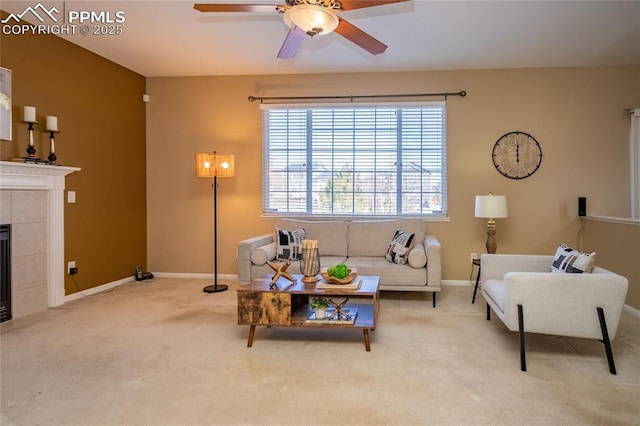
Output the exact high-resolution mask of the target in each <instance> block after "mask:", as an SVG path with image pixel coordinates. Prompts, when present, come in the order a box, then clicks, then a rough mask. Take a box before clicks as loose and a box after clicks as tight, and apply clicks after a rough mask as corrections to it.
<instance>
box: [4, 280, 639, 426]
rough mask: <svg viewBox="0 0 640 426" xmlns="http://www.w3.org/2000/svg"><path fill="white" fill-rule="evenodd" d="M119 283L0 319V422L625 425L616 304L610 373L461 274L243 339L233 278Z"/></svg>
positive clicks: (630, 378) (627, 372)
mask: <svg viewBox="0 0 640 426" xmlns="http://www.w3.org/2000/svg"><path fill="white" fill-rule="evenodd" d="M207 284H209V282H207V280H202V279H174V278H171V279H170V278H161V279H156V280H155V281H153V282H149V281H145V282H142V283H135V282H134V283H131V284H125V285H123V286H120V287H118V288H116V289H114V290H113V291H110V292H105V293H101V294H98V295H95V296H90V297H86V298H84V299H81V300H76V301H74V302H70V303H68V304H66V305H64V306H63V307H61V308H59V309H50V310H48V311H46V312H43V313H38V314H34V315H31V316H28V317H25V318H22V319H18V320H12V321H10V322H5V323H3V324H2V325H1V326H0V329H1V333H2V336H1V345H2V346H1V348H0V349H1V352H2V358H1V360H2V364H1V367H2V370H1V377H0V379H1V381H2V394H1V400H2V407H1V408H2V415H1V418H0V420H1V423H2V425H3V426H8V425H128V424H139V425H311V424H317V425H320V424H322V425H327V424H328V425H365V424H366V425H374V424H376V425H378V424H380V425H418V424H420V425H423V424H436V425H439V424H441V425H468V424H497V425H516V424H539V425H552V424H557V425H568V424H576V425H578V424H580V425H582V424H601V425H604V424H606V425H615V424H638V423H639V422H640V330H639V327H638V325H639V324H640V319H638V318H634V317H632V316H630V315H628V314H626V313H625V314H623V319H622V322H621V326H620V329H619V334H618V336H617V338H616V339H615V340H614V342H613V351H614V356H615V361H616V366H617V369H618V375H617V376H614V375H611V374H609V371H608V368H607V363H606V358H605V356H604V348H603V346H602V344H600V343H599V342H597V341H594V340H581V339H568V338H561V337H554V336H540V335H528V336H527V362H528V364H527V366H528V370H529V371H528V372H526V373H523V372H521V371H520V364H519V355H518V336H517V333H512V332H509V331H507V330H506V328H505V327H504V326H503V324H502V323H501V322H500V320H499V319H497V318H495V315H494V317H493V318H492V320H491V321H486V320H485V303H484V300H483V299H482V297H481V296H480V297H479V298H478V300H477V301H476V303H475V305H472V304H471V303H470V301H471V292H472V289H471V288H470V287H445V288H444V289H443V291H442V292H441V293H440V294H439V295H438V306H437V308H435V309H433V308H432V307H431V295H426V294H415V293H389V292H383V297H382V301H381V309H380V318H379V324H378V328H377V329H376V330H375V331H374V332H372V333H371V338H372V341H371V344H372V347H371V352H366V351H365V350H364V344H363V340H362V332H361V331H358V330H344V331H336V330H326V329H287V328H265V327H259V328H258V329H257V330H256V336H255V341H254V344H253V347H252V348H247V347H246V341H247V340H246V339H247V335H248V327H246V326H239V325H237V323H236V292H235V288H236V285H235V284H232V286H231V288H230V290H229V291H227V292H224V293H218V294H205V293H203V292H202V287H203V286H204V285H207Z"/></svg>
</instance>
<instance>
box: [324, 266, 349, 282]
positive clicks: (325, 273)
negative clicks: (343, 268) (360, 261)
mask: <svg viewBox="0 0 640 426" xmlns="http://www.w3.org/2000/svg"><path fill="white" fill-rule="evenodd" d="M320 275H322V279H323V280H325V281H326V282H328V283H330V284H349V283H350V282H351V281H353V280H354V279H355V278H356V277H357V276H358V270H357V269H356V268H353V269H349V275H347V276H346V277H344V278H336V277H330V276H329V274H327V268H322V271H320Z"/></svg>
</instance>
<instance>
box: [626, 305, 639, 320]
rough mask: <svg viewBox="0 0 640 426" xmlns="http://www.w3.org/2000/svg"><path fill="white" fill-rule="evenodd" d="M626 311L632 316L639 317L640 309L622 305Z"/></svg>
mask: <svg viewBox="0 0 640 426" xmlns="http://www.w3.org/2000/svg"><path fill="white" fill-rule="evenodd" d="M623 310H624V311H625V312H626V313H628V314H629V315H631V316H634V317H636V318H640V311H639V310H637V309H636V308H632V307H631V306H629V305H624V309H623Z"/></svg>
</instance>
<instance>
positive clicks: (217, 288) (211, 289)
mask: <svg viewBox="0 0 640 426" xmlns="http://www.w3.org/2000/svg"><path fill="white" fill-rule="evenodd" d="M228 288H229V286H226V285H224V284H218V285H208V286H206V287H205V288H203V289H202V291H204V292H205V293H220V292H222V291H225V290H227V289H228Z"/></svg>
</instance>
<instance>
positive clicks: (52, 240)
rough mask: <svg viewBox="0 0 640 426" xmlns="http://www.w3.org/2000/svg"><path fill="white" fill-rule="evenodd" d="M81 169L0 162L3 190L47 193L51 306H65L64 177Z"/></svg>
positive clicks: (48, 265)
mask: <svg viewBox="0 0 640 426" xmlns="http://www.w3.org/2000/svg"><path fill="white" fill-rule="evenodd" d="M78 171H80V168H78V167H66V166H51V165H46V164H29V163H17V162H12V161H0V189H6V190H40V191H48V194H49V196H48V197H47V292H48V306H49V307H54V306H59V305H62V304H64V298H65V291H64V272H65V268H64V188H65V177H66V176H67V175H68V174H70V173H73V172H78Z"/></svg>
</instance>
